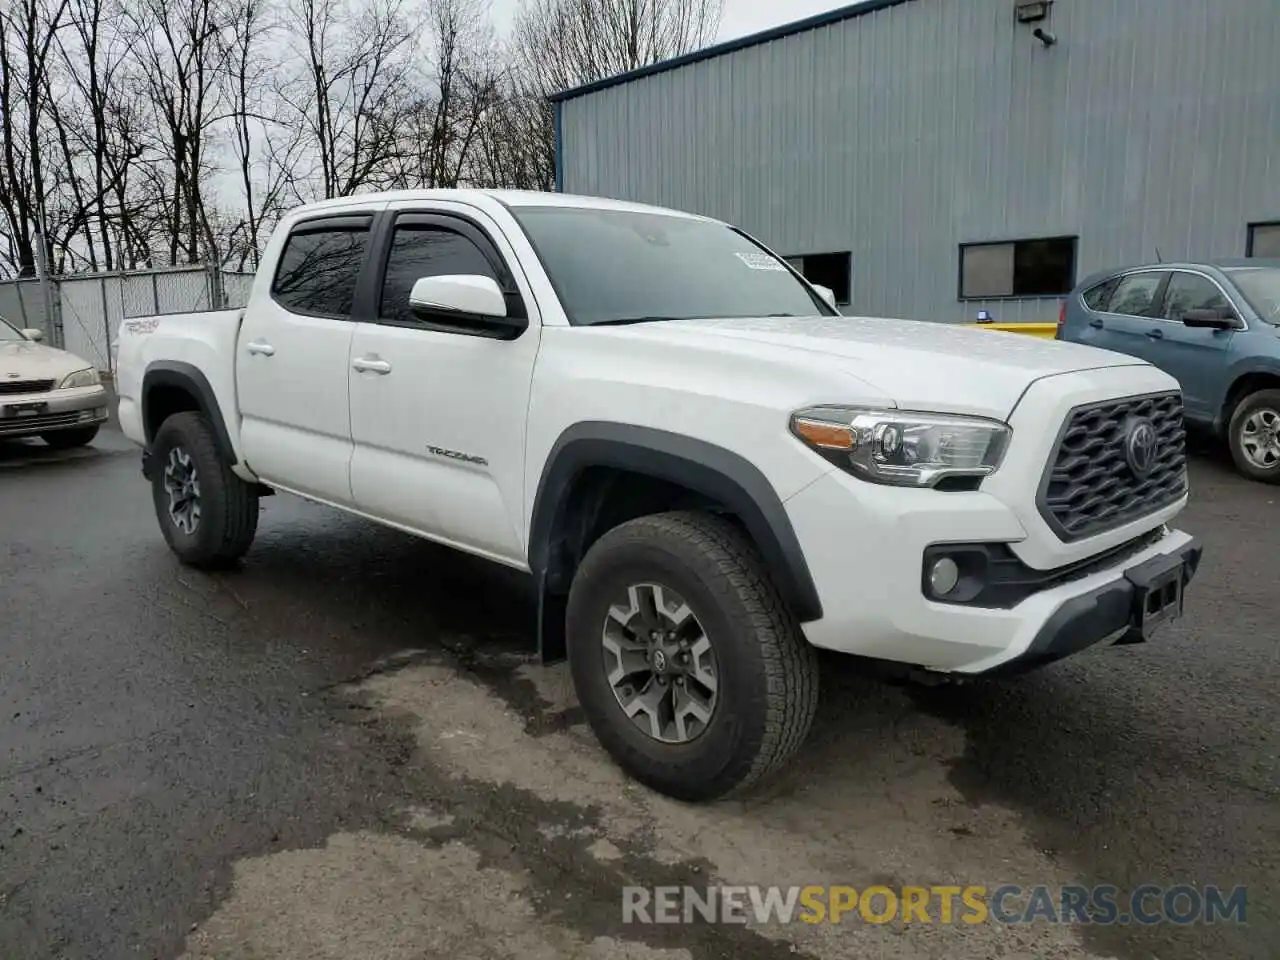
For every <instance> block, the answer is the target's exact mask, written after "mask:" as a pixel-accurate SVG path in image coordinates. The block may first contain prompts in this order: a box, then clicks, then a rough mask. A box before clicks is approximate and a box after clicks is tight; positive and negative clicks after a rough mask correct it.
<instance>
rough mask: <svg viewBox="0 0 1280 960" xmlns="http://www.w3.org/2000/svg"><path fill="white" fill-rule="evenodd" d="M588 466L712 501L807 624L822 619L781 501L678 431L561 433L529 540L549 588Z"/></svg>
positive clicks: (731, 460)
mask: <svg viewBox="0 0 1280 960" xmlns="http://www.w3.org/2000/svg"><path fill="white" fill-rule="evenodd" d="M590 467H613V468H616V469H619V470H626V471H630V472H633V473H637V474H643V475H645V476H649V477H653V478H655V479H658V480H665V481H668V482H670V483H675V484H679V485H680V486H682V487H685V488H686V489H689V490H691V491H693V492H695V493H698V494H701V495H703V496H706V497H710V498H712V499H714V500H715V501H717V502H718V503H722V504H724V506H725V507H726V508H727V509H728V510H730V511H732V512H733V513H734V514H735V515H736V516H737V517H738V518H739V519H740V520H741V521H742V523H743V524H744V525H745V527H746V529H747V533H748V534H749V535H750V536H751V538H752V539H753V540H754V541H755V544H756V547H757V549H758V550H759V551H760V553H761V556H762V557H763V558H764V561H765V563H766V564H767V565H768V567H769V569H770V571H771V572H772V573H773V575H774V577H775V578H776V582H777V585H778V589H779V590H780V591H781V593H782V596H783V599H784V600H786V602H787V603H788V605H789V606H790V608H791V611H792V613H793V614H794V615H795V616H796V618H797V619H798V620H800V621H801V622H802V623H806V622H810V621H813V620H819V619H821V618H822V603H821V601H820V600H819V598H818V590H817V587H815V586H814V583H813V578H812V576H811V575H810V573H809V567H808V564H807V563H806V562H805V558H804V551H803V550H802V549H801V547H800V541H799V540H798V539H797V538H796V534H795V530H794V529H792V526H791V521H790V519H789V518H788V517H787V513H786V510H785V508H784V507H783V505H782V500H781V499H780V498H779V497H778V494H777V493H776V492H775V491H774V489H773V485H772V484H770V483H769V481H768V479H767V478H766V477H765V476H764V474H763V473H761V472H760V471H759V469H757V468H756V467H755V466H754V465H753V464H751V463H750V462H748V461H747V460H745V459H743V458H742V457H740V456H738V455H737V454H736V453H733V452H731V451H729V450H726V449H724V448H723V447H717V446H715V445H714V444H710V443H707V442H705V441H702V440H695V439H693V438H691V437H686V436H682V435H680V434H676V433H668V432H666V431H663V430H655V429H651V428H649V427H638V426H632V425H629V424H621V423H611V422H604V421H589V422H584V423H579V424H576V425H574V426H572V427H570V428H569V429H567V430H566V431H565V432H564V433H562V434H561V435H560V438H559V439H558V440H557V441H556V443H555V446H554V447H553V448H552V450H551V453H550V455H549V456H548V457H547V462H546V466H545V467H544V468H543V471H542V478H541V479H540V481H539V482H538V492H537V497H536V499H535V501H534V506H533V519H532V523H531V526H530V534H529V565H530V567H531V569H532V570H533V573H534V575H535V576H536V577H537V578H538V579H539V582H540V584H542V585H543V586H544V587H548V586H551V587H556V588H561V587H562V586H563V585H558V584H552V583H549V582H548V581H549V577H548V574H549V573H552V572H554V571H552V570H551V569H550V568H551V566H552V559H553V554H554V553H555V550H556V549H557V546H558V543H559V541H561V540H562V539H563V538H564V534H565V531H564V530H563V529H562V525H563V524H564V521H565V518H566V507H567V506H568V503H569V498H570V492H571V491H572V489H573V482H574V480H575V479H576V478H577V477H578V476H579V475H580V474H581V473H582V472H583V471H584V470H586V469H588V468H590Z"/></svg>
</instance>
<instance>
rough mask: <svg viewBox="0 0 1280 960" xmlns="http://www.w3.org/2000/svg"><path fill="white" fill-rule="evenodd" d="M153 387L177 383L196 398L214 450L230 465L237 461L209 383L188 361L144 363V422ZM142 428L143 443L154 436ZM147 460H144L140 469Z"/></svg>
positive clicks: (148, 442) (149, 430)
mask: <svg viewBox="0 0 1280 960" xmlns="http://www.w3.org/2000/svg"><path fill="white" fill-rule="evenodd" d="M156 387H181V388H182V389H184V390H186V391H187V392H188V393H190V394H191V395H192V396H194V397H195V398H196V402H197V403H198V404H199V405H200V412H201V413H202V414H203V415H204V417H205V419H206V420H208V421H209V424H210V426H212V427H213V436H214V439H215V440H216V441H217V443H218V452H219V453H221V454H222V456H223V458H225V460H226V462H227V463H228V464H229V465H231V466H234V465H235V464H236V463H237V462H238V458H237V457H236V451H235V447H233V446H232V445H231V435H230V434H229V433H227V425H226V423H225V422H224V421H223V419H222V409H221V408H220V407H219V406H218V398H217V396H216V395H215V394H214V392H213V387H211V386H209V379H208V378H207V377H206V376H205V375H204V374H203V373H202V372H201V371H200V369H199V368H198V367H194V366H192V365H191V364H189V363H183V362H181V361H179V360H157V361H155V362H154V363H152V364H150V365H149V366H148V367H147V371H146V373H145V374H143V376H142V422H143V424H144V425H145V424H147V403H148V401H149V399H150V396H151V391H152V390H154V389H155V388H156ZM145 429H146V441H147V446H148V447H150V446H151V441H152V440H154V439H155V436H154V432H153V431H152V429H151V428H150V427H145ZM147 466H149V464H145V462H144V470H145V469H146V467H147Z"/></svg>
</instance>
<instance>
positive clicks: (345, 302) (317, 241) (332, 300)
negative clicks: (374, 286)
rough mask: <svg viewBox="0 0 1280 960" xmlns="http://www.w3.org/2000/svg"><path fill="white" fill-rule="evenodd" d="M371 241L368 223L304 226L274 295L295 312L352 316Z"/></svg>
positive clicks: (289, 248)
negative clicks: (358, 281) (359, 280)
mask: <svg viewBox="0 0 1280 960" xmlns="http://www.w3.org/2000/svg"><path fill="white" fill-rule="evenodd" d="M368 245H369V229H368V226H367V225H364V224H359V225H352V226H347V225H341V226H333V227H324V228H312V227H308V226H303V227H301V228H300V229H298V230H296V231H295V232H294V233H292V234H291V235H290V236H289V239H288V240H287V241H286V242H285V247H284V251H283V252H282V253H281V254H280V263H279V265H278V266H277V268H276V275H275V280H274V281H273V282H272V284H271V295H272V297H273V298H274V299H275V301H276V302H277V303H278V304H280V306H282V307H284V308H285V309H286V310H288V311H290V312H292V313H301V314H306V315H308V316H318V317H337V318H342V319H346V318H348V317H350V316H351V309H352V305H353V303H354V300H355V293H356V281H357V280H358V279H359V278H360V270H361V268H362V267H363V266H364V258H365V252H366V250H367V249H368Z"/></svg>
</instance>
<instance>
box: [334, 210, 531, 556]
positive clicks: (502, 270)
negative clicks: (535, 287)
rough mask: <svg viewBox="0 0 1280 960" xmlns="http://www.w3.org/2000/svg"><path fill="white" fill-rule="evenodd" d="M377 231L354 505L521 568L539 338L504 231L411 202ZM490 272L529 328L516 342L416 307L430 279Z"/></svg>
mask: <svg viewBox="0 0 1280 960" xmlns="http://www.w3.org/2000/svg"><path fill="white" fill-rule="evenodd" d="M383 222H384V224H385V226H384V227H383V228H380V234H381V235H380V239H379V243H378V246H379V253H378V254H377V274H378V276H377V279H376V283H377V288H378V294H377V306H376V311H377V314H376V318H375V319H373V320H371V321H369V322H361V323H360V324H358V325H357V327H356V334H355V338H354V340H353V341H352V344H351V353H350V359H349V363H350V364H351V365H352V367H353V369H352V372H351V422H352V431H353V437H354V441H355V453H354V459H353V460H352V469H351V480H352V491H353V494H354V496H355V500H356V505H357V507H358V509H360V510H361V511H363V512H366V513H368V514H371V515H373V516H376V517H380V518H383V519H386V520H390V521H392V522H393V523H397V524H400V525H402V526H404V527H407V528H409V529H411V530H413V531H415V532H418V533H422V534H425V535H427V536H429V537H431V538H433V539H436V540H440V541H443V542H445V543H449V544H451V545H454V546H459V547H463V548H465V549H468V550H470V551H472V552H474V553H478V554H481V555H484V556H488V557H490V558H491V559H495V560H500V561H503V562H507V563H510V564H512V565H523V563H524V557H525V550H524V545H523V533H522V530H523V517H524V441H525V424H526V421H527V418H528V410H529V389H530V385H531V383H532V379H533V365H534V361H535V359H536V358H537V353H538V343H539V337H540V334H541V329H540V324H539V317H538V313H537V306H536V301H535V300H534V299H533V296H532V291H531V288H530V287H529V284H528V281H527V279H526V278H525V276H524V274H523V273H522V271H521V269H520V264H519V261H518V259H517V257H516V255H515V252H514V250H513V249H512V247H511V245H510V243H509V242H508V241H507V239H506V237H505V236H504V235H503V233H502V230H501V227H500V226H499V225H498V224H497V223H496V222H495V221H494V220H492V219H491V218H489V217H488V216H487V215H485V214H484V213H483V212H481V211H480V210H478V209H476V208H474V207H469V206H466V205H464V204H459V203H450V202H447V201H431V202H427V203H422V204H411V205H408V206H406V207H404V208H402V209H400V210H398V211H397V212H396V213H395V214H394V216H393V214H391V213H390V212H389V213H387V214H386V215H385V216H384V218H383ZM457 274H469V275H481V276H487V277H489V278H491V279H493V280H495V281H496V282H497V283H498V286H499V287H500V288H501V289H502V290H503V291H504V293H506V299H507V310H508V314H509V315H511V316H516V315H517V313H516V312H515V311H524V312H525V313H526V314H527V316H528V319H529V326H528V327H527V329H525V330H524V331H523V332H522V333H521V334H520V335H519V336H518V337H516V338H515V339H511V340H501V339H494V338H493V337H492V336H487V335H486V334H485V331H484V330H481V329H477V328H474V327H468V326H466V325H458V326H452V327H450V326H441V325H437V324H429V323H426V322H424V321H422V320H420V319H419V318H418V317H416V316H415V315H414V313H413V312H412V311H411V310H410V309H409V291H410V289H411V288H412V287H413V284H414V282H415V281H417V280H419V279H422V278H423V277H433V276H446V275H457Z"/></svg>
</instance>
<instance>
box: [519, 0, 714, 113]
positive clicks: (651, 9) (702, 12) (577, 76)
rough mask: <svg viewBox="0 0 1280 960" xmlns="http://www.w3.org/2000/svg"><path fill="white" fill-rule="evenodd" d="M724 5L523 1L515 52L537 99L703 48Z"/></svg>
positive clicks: (669, 0) (688, 0)
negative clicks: (536, 94)
mask: <svg viewBox="0 0 1280 960" xmlns="http://www.w3.org/2000/svg"><path fill="white" fill-rule="evenodd" d="M722 8H723V0H524V3H523V5H522V7H521V9H520V12H519V14H518V15H517V17H516V23H515V31H514V39H515V44H514V47H515V53H516V55H517V57H518V59H519V62H520V66H521V67H522V68H523V70H524V71H525V73H526V75H527V78H528V79H529V80H531V81H532V82H533V83H534V84H535V85H536V86H537V87H538V88H539V90H540V92H541V93H543V94H549V93H553V92H555V91H557V90H566V89H568V88H570V87H576V86H579V85H581V84H585V83H591V82H592V81H595V80H599V79H601V78H602V77H607V76H610V75H612V74H616V73H624V72H626V71H627V70H634V69H636V68H638V67H643V66H645V65H647V64H650V63H654V62H656V61H658V60H665V59H668V58H670V57H675V56H679V55H680V54H683V53H687V52H689V51H690V50H696V49H697V48H699V47H702V46H705V45H706V44H707V43H709V42H710V41H711V40H712V39H713V38H714V37H715V35H716V31H717V30H718V29H719V26H720V12H721V9H722Z"/></svg>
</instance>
